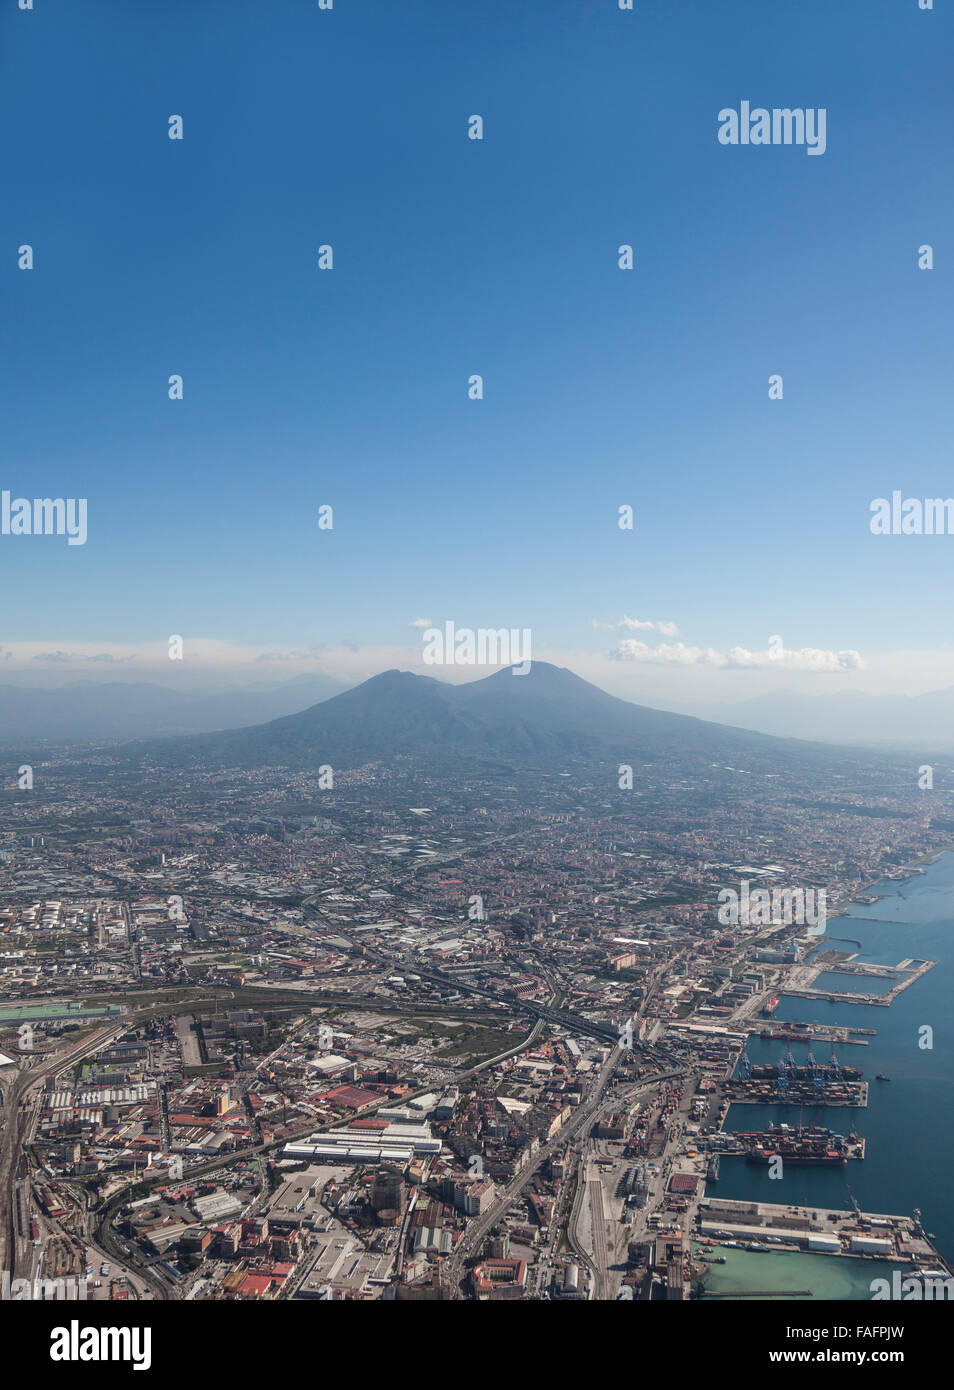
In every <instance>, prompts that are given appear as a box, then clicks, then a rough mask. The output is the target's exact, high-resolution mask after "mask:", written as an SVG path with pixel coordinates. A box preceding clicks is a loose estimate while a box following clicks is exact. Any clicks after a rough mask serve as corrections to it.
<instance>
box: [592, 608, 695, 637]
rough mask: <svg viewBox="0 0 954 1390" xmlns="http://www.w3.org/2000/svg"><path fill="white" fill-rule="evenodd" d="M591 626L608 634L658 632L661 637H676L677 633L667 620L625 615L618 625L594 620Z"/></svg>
mask: <svg viewBox="0 0 954 1390" xmlns="http://www.w3.org/2000/svg"><path fill="white" fill-rule="evenodd" d="M593 626H594V627H596V628H602V629H603V630H604V631H608V632H613V631H614V630H615V631H618V632H658V633H660V634H661V635H662V636H663V637H676V636H677V635H678V633H679V629H678V627H677V626H676V624H675V623H674V622H671V621H670V620H668V619H658V620H657V619H653V618H630V617H628V616H627V615H626V614H625V613H624V614H623V616H622V617H621V618H620V620H619V622H618V623H601V622H598V621H597V620H596V619H594V620H593Z"/></svg>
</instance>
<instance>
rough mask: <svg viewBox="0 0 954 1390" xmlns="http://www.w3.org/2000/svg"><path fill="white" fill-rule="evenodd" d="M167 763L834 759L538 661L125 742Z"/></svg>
mask: <svg viewBox="0 0 954 1390" xmlns="http://www.w3.org/2000/svg"><path fill="white" fill-rule="evenodd" d="M126 751H128V752H129V754H130V756H148V758H149V759H150V760H151V761H153V762H155V763H157V764H160V765H165V766H176V767H190V766H194V767H197V768H216V767H218V768H226V767H243V768H249V767H268V766H288V767H294V768H297V769H301V768H315V767H318V766H320V765H322V764H328V765H330V766H332V767H334V768H341V769H346V768H353V767H358V766H362V765H363V764H365V763H371V762H384V763H387V762H391V761H392V760H393V759H394V758H395V757H405V758H410V759H413V760H414V761H415V762H416V763H417V764H419V765H420V766H422V767H425V768H428V769H430V770H433V771H440V770H442V769H445V768H450V767H452V766H454V767H457V766H460V765H462V764H467V763H470V764H475V763H476V764H480V765H482V766H485V767H499V768H503V767H509V766H536V767H547V768H555V769H559V767H560V766H561V765H562V764H563V763H565V762H566V760H567V759H570V758H584V759H598V760H601V761H602V760H606V759H607V758H617V759H619V760H621V761H623V762H625V761H627V760H647V759H658V758H668V757H677V758H678V757H682V758H686V757H690V758H691V757H695V758H698V759H702V760H707V761H711V760H712V759H718V760H722V759H728V760H730V761H731V760H732V759H734V758H740V759H741V758H745V759H747V766H748V765H750V764H751V762H752V760H753V758H754V759H756V760H757V761H758V763H759V765H760V766H762V767H766V768H768V767H769V766H772V767H774V766H776V765H779V766H783V765H785V764H786V763H787V764H791V763H792V762H793V761H799V762H805V761H819V760H827V761H829V762H830V761H831V760H832V759H833V758H834V757H835V756H836V753H835V750H832V749H821V748H816V747H814V746H813V745H809V744H796V743H791V742H789V741H786V740H781V739H774V738H769V737H767V736H765V735H763V734H758V733H749V732H746V731H743V730H739V729H733V728H728V727H725V726H722V725H717V724H709V723H705V722H703V721H702V720H699V719H693V718H690V717H687V716H686V715H681V714H671V713H668V712H666V711H663V710H656V709H649V708H647V707H645V706H641V705H634V704H631V703H630V702H629V701H627V700H620V699H617V698H616V696H614V695H608V694H607V693H606V692H605V691H604V690H600V689H599V688H598V687H597V686H595V685H591V684H590V683H589V682H588V681H585V680H583V679H581V677H579V676H576V675H574V674H573V672H572V671H568V670H566V669H564V668H562V667H557V666H552V665H550V664H549V663H548V662H545V661H534V662H533V664H532V666H531V669H530V671H529V672H528V673H527V674H526V675H522V676H520V675H515V674H514V673H513V671H512V670H511V669H509V668H508V669H504V670H502V671H497V672H495V673H494V674H493V675H491V676H486V677H484V678H483V679H481V680H476V681H472V682H469V683H468V684H466V685H450V684H448V683H446V682H444V681H438V680H434V679H433V678H431V677H429V676H417V675H412V674H410V673H409V672H407V671H385V672H383V673H382V674H381V675H379V676H373V677H372V678H371V679H370V680H368V681H365V682H364V684H363V685H359V686H357V687H356V688H355V689H353V690H348V691H346V692H344V693H343V694H341V695H336V696H334V697H333V698H332V699H329V700H324V701H322V702H321V703H320V704H317V705H313V706H312V707H311V708H310V709H306V710H303V711H302V712H301V713H300V714H293V715H289V716H287V717H286V718H283V719H275V720H272V721H271V722H270V723H267V724H262V725H258V726H256V727H253V728H248V729H240V730H235V731H231V732H224V733H219V734H211V735H209V734H207V735H202V736H200V737H198V738H192V739H178V740H174V741H164V742H161V743H151V744H149V745H146V746H143V745H139V746H138V747H134V748H130V749H128V750H126Z"/></svg>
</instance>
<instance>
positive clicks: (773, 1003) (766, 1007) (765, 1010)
mask: <svg viewBox="0 0 954 1390" xmlns="http://www.w3.org/2000/svg"><path fill="white" fill-rule="evenodd" d="M781 1002H782V996H781V995H780V994H773V995H772V997H771V999H770V1000H769V1001H768V1003H767V1004H763V1005H762V1009H761V1014H762V1017H763V1018H771V1017H772V1015H773V1014H774V1012H775V1010H776V1009H777V1008H778V1006H779V1004H781Z"/></svg>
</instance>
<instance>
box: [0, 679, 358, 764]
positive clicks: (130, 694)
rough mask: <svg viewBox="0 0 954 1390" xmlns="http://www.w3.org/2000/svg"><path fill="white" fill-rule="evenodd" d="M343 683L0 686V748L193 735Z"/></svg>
mask: <svg viewBox="0 0 954 1390" xmlns="http://www.w3.org/2000/svg"><path fill="white" fill-rule="evenodd" d="M343 688H344V687H343V685H342V682H340V681H336V680H333V679H332V678H331V677H330V676H321V675H318V676H300V677H297V678H296V679H295V680H290V681H282V682H277V681H276V682H273V683H269V684H261V685H252V686H246V687H244V688H237V689H233V690H218V691H215V690H212V691H209V690H207V691H202V690H174V689H172V688H170V687H169V686H164V685H156V684H150V683H149V682H147V681H109V682H103V683H98V682H95V681H76V682H74V683H73V684H71V685H64V686H59V687H57V688H56V689H52V690H48V689H31V688H28V687H25V686H15V685H2V686H0V746H3V745H6V746H10V745H14V746H23V745H25V744H31V745H36V744H41V743H45V744H51V743H82V742H89V741H99V740H105V739H108V740H114V739H132V738H153V737H157V736H160V735H167V734H169V735H171V734H193V733H203V732H212V731H213V730H218V729H237V728H241V727H242V726H244V725H248V724H252V723H259V722H261V721H264V720H266V719H274V718H275V717H276V716H278V715H282V714H291V713H292V712H293V711H294V710H300V709H301V708H302V706H303V705H305V704H308V703H309V702H313V701H315V700H324V699H327V698H328V696H329V695H335V694H337V693H338V691H340V690H342V689H343Z"/></svg>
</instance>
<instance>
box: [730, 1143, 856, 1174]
mask: <svg viewBox="0 0 954 1390" xmlns="http://www.w3.org/2000/svg"><path fill="white" fill-rule="evenodd" d="M774 1158H780V1159H781V1160H782V1162H783V1163H806V1164H807V1163H810V1164H815V1165H820V1166H824V1167H829V1168H833V1167H843V1166H844V1165H845V1164H846V1163H847V1162H848V1155H847V1154H846V1153H845V1152H844V1151H843V1150H842V1149H822V1148H818V1149H816V1148H813V1147H811V1146H809V1147H807V1148H803V1147H801V1146H800V1145H789V1144H777V1145H776V1146H775V1147H774V1148H771V1149H749V1151H748V1153H747V1154H746V1155H745V1161H746V1163H762V1164H766V1165H767V1164H769V1163H771V1162H772V1160H773V1159H774Z"/></svg>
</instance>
